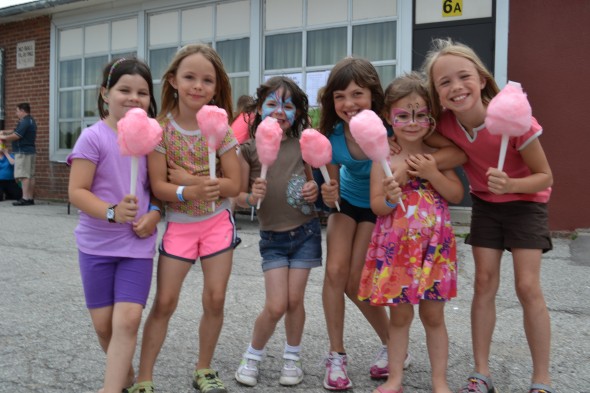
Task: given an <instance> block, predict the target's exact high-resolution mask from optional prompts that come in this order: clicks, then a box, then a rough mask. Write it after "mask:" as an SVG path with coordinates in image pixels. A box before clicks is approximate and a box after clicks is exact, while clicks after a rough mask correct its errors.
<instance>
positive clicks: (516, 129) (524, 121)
mask: <svg viewBox="0 0 590 393" xmlns="http://www.w3.org/2000/svg"><path fill="white" fill-rule="evenodd" d="M531 123H532V109H531V104H530V103H529V101H528V99H527V98H526V94H525V93H524V92H523V91H522V86H521V85H520V83H518V82H512V81H509V82H508V84H507V85H506V86H504V88H503V89H502V90H501V91H500V92H499V93H498V94H497V95H496V96H495V97H494V98H492V100H491V101H490V103H489V105H488V109H487V113H486V118H485V124H486V128H487V129H488V131H489V132H490V134H494V135H501V136H502V142H501V144H500V156H499V158H498V170H500V171H501V170H502V169H503V168H504V160H505V159H506V149H507V148H508V140H509V138H510V137H511V136H521V135H524V134H525V133H526V132H527V131H528V130H529V129H530V128H531Z"/></svg>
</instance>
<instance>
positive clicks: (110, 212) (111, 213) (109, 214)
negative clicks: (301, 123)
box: [107, 205, 117, 222]
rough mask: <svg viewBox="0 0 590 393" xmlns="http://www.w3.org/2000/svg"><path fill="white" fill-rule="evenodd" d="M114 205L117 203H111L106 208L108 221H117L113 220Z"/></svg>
mask: <svg viewBox="0 0 590 393" xmlns="http://www.w3.org/2000/svg"><path fill="white" fill-rule="evenodd" d="M116 207H117V205H111V206H109V208H108V209H107V220H109V222H117V221H115V208H116Z"/></svg>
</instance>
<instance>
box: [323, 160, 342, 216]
mask: <svg viewBox="0 0 590 393" xmlns="http://www.w3.org/2000/svg"><path fill="white" fill-rule="evenodd" d="M320 172H322V176H323V177H324V181H325V182H326V183H328V184H330V174H329V173H328V168H326V166H325V165H322V166H321V167H320ZM318 191H319V190H318ZM334 203H335V204H336V209H337V210H338V211H340V204H338V201H336V202H334Z"/></svg>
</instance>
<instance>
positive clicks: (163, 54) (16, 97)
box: [0, 0, 590, 231]
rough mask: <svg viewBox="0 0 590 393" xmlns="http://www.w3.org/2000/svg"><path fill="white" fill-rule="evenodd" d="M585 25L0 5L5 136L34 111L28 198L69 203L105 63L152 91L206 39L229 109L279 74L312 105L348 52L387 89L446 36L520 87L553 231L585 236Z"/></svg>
mask: <svg viewBox="0 0 590 393" xmlns="http://www.w3.org/2000/svg"><path fill="white" fill-rule="evenodd" d="M588 20H590V1H587V0H569V1H559V2H558V1H554V0H145V1H141V0H124V1H120V0H40V1H26V0H25V1H20V4H16V5H11V6H4V7H3V5H2V2H0V128H1V129H12V128H14V126H15V124H16V120H17V119H16V118H15V117H14V108H15V106H16V104H18V103H20V102H29V103H30V104H31V108H32V115H33V117H34V118H35V119H36V120H37V124H38V137H37V149H38V154H37V162H36V164H37V175H36V190H35V194H36V198H38V199H55V200H67V184H68V175H69V169H68V167H67V165H66V164H65V163H64V162H65V158H66V156H67V154H68V153H69V152H70V151H71V149H72V147H73V145H74V143H75V142H76V139H77V137H78V136H79V135H80V132H81V130H82V129H84V128H85V127H87V126H88V125H90V124H92V123H94V122H96V121H97V120H98V110H97V107H96V106H97V101H96V97H97V91H98V87H97V86H98V84H99V83H100V73H101V69H102V67H103V66H104V64H106V63H107V62H108V61H109V60H110V59H112V58H113V57H122V56H128V55H136V56H138V57H140V58H143V59H145V60H146V61H147V63H148V64H149V65H150V67H151V69H152V73H153V76H154V84H155V88H156V94H157V95H159V92H160V86H161V80H160V77H161V75H162V73H163V71H164V69H165V67H166V66H167V64H168V62H169V61H170V59H171V58H172V56H173V54H174V53H175V52H176V50H177V49H178V48H179V47H181V46H182V45H185V44H188V43H194V42H203V43H207V44H209V45H211V46H212V47H214V48H215V49H216V50H217V52H218V53H219V54H220V55H221V57H222V59H223V62H224V65H225V67H226V70H227V72H228V74H229V76H230V79H231V83H232V91H233V95H234V102H235V100H237V98H238V97H239V96H240V95H241V94H252V93H254V92H255V90H256V87H257V86H258V85H259V84H260V83H261V82H262V81H264V80H265V78H268V77H269V76H272V75H278V74H282V75H288V76H290V77H291V78H293V79H294V80H295V81H296V82H297V83H298V84H299V85H300V86H301V87H302V88H303V89H304V90H305V91H306V92H307V93H308V95H309V98H310V102H311V103H312V104H315V98H316V94H317V90H318V89H319V87H321V86H322V85H323V84H324V83H325V81H326V78H327V76H328V73H329V71H330V69H331V68H332V66H333V65H334V64H335V63H336V62H337V61H338V60H340V59H342V58H343V57H345V56H349V55H355V56H360V57H365V58H367V59H369V60H370V61H371V62H372V63H373V64H374V65H375V67H376V68H377V70H378V72H379V74H380V77H381V80H382V82H383V84H384V85H386V84H387V83H389V82H390V81H391V80H392V79H393V78H394V77H395V76H396V75H399V74H400V73H402V72H406V71H410V70H412V69H417V68H419V67H420V66H421V63H422V59H423V58H424V55H425V53H426V51H427V50H428V47H429V43H430V41H431V39H432V38H433V37H452V38H454V39H455V40H458V41H461V42H464V43H466V44H468V45H470V46H472V47H473V48H474V49H475V50H476V51H477V52H478V54H479V55H480V56H481V58H482V59H483V60H484V62H485V63H486V65H487V66H488V68H489V69H490V70H492V71H493V72H494V75H495V77H496V79H497V81H498V84H499V85H500V86H503V85H504V84H505V83H506V82H507V81H508V80H514V81H518V82H520V83H521V84H522V85H523V87H524V89H525V91H526V93H527V94H528V98H529V101H530V103H531V105H532V107H533V115H534V116H535V117H536V118H537V119H538V120H539V122H540V123H541V125H542V126H543V128H544V134H543V136H542V137H541V142H542V144H543V147H544V149H545V153H546V154H547V156H548V159H549V162H550V164H551V167H552V170H553V174H554V178H555V181H554V187H553V194H552V197H551V201H550V204H549V207H550V227H551V229H552V230H553V231H572V230H575V229H578V228H590V208H588V207H587V206H586V205H585V203H586V201H587V198H588V194H589V192H590V183H586V182H585V181H584V178H586V177H587V173H588V172H586V171H590V166H589V165H588V153H587V151H588V146H589V145H590V143H589V142H590V132H589V130H588V125H587V123H588V120H587V117H588V116H587V115H586V110H587V103H588V98H587V97H588V91H590V82H589V78H587V77H586V74H587V67H588V61H589V60H590V29H589V28H588V27H587V23H588ZM158 98H159V97H158ZM158 104H159V99H158ZM584 173H586V175H584ZM462 205H463V206H464V207H457V208H456V209H458V210H460V209H464V210H466V211H468V209H469V207H468V206H469V202H468V201H467V199H466V200H465V202H464V203H463V204H462Z"/></svg>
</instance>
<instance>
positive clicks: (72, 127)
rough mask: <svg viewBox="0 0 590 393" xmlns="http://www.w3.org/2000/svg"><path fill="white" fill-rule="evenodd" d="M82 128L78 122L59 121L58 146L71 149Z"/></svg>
mask: <svg viewBox="0 0 590 393" xmlns="http://www.w3.org/2000/svg"><path fill="white" fill-rule="evenodd" d="M81 131H82V128H81V127H80V122H79V121H76V122H60V123H59V148H60V149H71V148H73V147H74V144H76V141H77V140H78V137H79V136H80V132H81Z"/></svg>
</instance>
